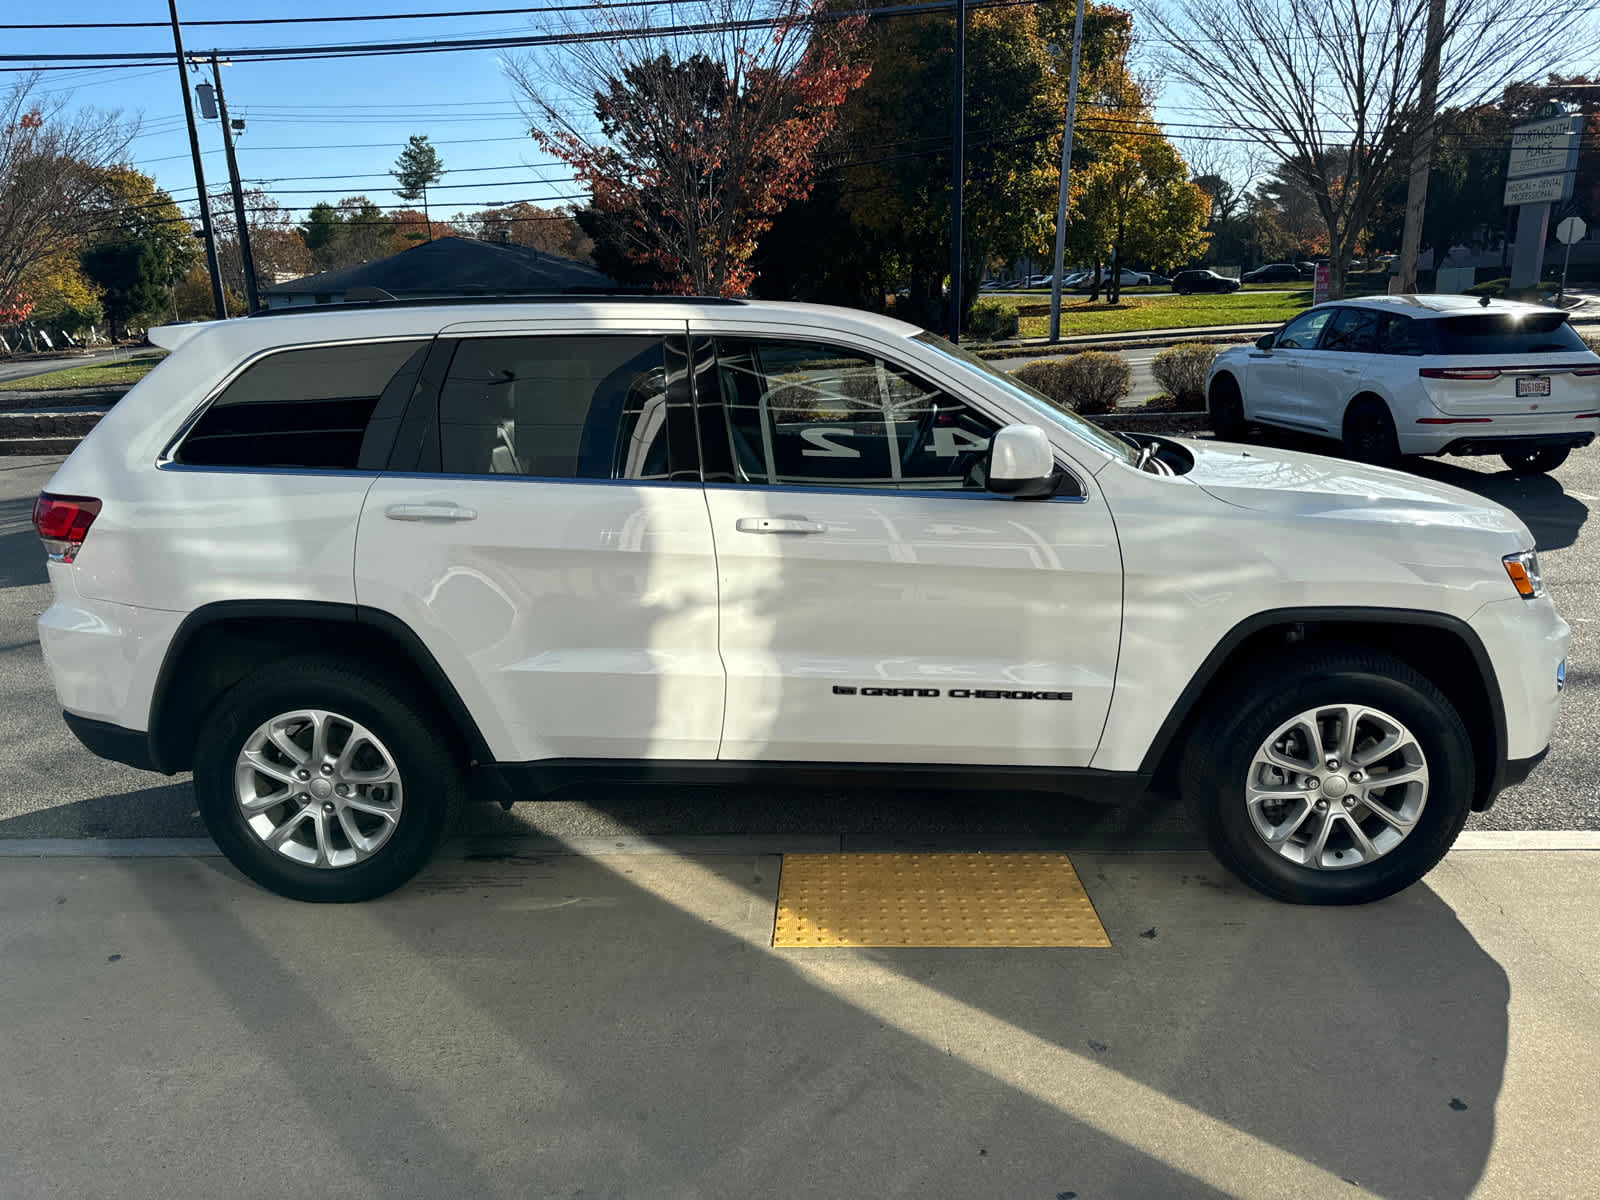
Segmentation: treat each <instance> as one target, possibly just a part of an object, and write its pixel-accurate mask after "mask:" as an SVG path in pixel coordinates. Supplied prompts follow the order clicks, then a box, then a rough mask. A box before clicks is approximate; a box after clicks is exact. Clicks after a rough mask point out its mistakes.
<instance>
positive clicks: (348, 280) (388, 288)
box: [262, 237, 621, 308]
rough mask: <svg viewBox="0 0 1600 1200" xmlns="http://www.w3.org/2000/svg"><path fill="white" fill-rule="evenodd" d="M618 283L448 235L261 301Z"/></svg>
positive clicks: (611, 286)
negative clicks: (370, 291) (367, 291)
mask: <svg viewBox="0 0 1600 1200" xmlns="http://www.w3.org/2000/svg"><path fill="white" fill-rule="evenodd" d="M620 286H621V285H619V284H618V283H617V282H616V281H615V280H613V279H612V278H611V277H610V276H609V275H604V274H602V273H601V272H599V271H597V270H595V269H594V268H593V267H592V266H590V265H589V264H588V263H582V262H578V261H577V260H575V259H571V258H560V257H558V256H557V255H554V254H546V253H544V252H543V251H542V250H535V249H533V248H532V247H530V246H518V245H515V244H514V243H507V242H480V241H475V240H473V239H471V238H458V237H445V238H438V239H437V240H435V241H431V242H423V243H421V244H419V245H416V246H412V247H411V248H410V249H408V250H402V251H401V252H400V253H399V254H391V255H389V256H388V257H387V258H375V259H373V260H372V261H371V262H364V263H359V264H358V265H356V266H353V267H341V268H339V269H338V270H337V271H323V272H321V273H319V274H316V275H307V276H305V277H304V278H302V279H292V280H290V281H289V282H287V283H277V284H273V285H272V286H271V287H269V288H267V289H265V291H264V292H263V295H262V301H263V303H264V304H265V305H266V306H267V307H268V308H298V307H306V306H310V305H314V304H334V303H337V302H339V301H341V300H345V299H347V298H351V299H367V298H370V297H368V296H363V295H357V296H354V297H352V296H351V295H350V293H352V292H354V291H356V290H357V289H359V288H376V289H378V290H379V291H382V292H387V293H388V294H389V295H391V296H393V297H395V298H396V299H405V300H434V299H444V298H462V297H472V296H533V295H549V294H551V293H562V292H611V291H617V290H619V288H620Z"/></svg>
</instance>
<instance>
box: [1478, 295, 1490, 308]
mask: <svg viewBox="0 0 1600 1200" xmlns="http://www.w3.org/2000/svg"><path fill="white" fill-rule="evenodd" d="M1478 307H1479V308H1488V307H1489V293H1488V292H1485V293H1484V294H1483V295H1482V296H1480V297H1479V298H1478Z"/></svg>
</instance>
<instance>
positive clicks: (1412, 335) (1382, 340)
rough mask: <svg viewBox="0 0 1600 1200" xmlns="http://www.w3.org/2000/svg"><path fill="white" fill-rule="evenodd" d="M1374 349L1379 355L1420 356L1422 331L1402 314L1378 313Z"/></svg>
mask: <svg viewBox="0 0 1600 1200" xmlns="http://www.w3.org/2000/svg"><path fill="white" fill-rule="evenodd" d="M1376 347H1377V351H1378V353H1379V354H1410V355H1418V354H1421V353H1422V331H1421V329H1420V327H1419V325H1418V323H1417V322H1416V320H1414V319H1413V318H1411V317H1408V316H1405V315H1404V314H1402V313H1379V314H1378V333H1377V339H1376Z"/></svg>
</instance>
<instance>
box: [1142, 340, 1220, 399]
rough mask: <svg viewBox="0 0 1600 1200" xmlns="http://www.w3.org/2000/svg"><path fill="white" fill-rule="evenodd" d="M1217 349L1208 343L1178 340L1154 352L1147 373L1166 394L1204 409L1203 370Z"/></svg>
mask: <svg viewBox="0 0 1600 1200" xmlns="http://www.w3.org/2000/svg"><path fill="white" fill-rule="evenodd" d="M1216 356H1217V348H1216V347H1215V346H1213V345H1212V344H1211V343H1210V342H1179V343H1178V344H1177V345H1176V346H1168V347H1167V348H1166V349H1165V350H1163V351H1162V352H1161V353H1160V354H1158V355H1156V358H1155V362H1153V363H1152V364H1151V366H1150V373H1151V374H1152V375H1154V376H1155V377H1156V382H1157V383H1159V384H1160V385H1161V387H1162V389H1163V390H1164V391H1165V392H1166V393H1167V395H1169V396H1171V397H1173V398H1174V399H1176V400H1179V401H1182V402H1184V403H1187V404H1188V405H1189V406H1190V407H1192V408H1204V407H1205V396H1206V372H1207V371H1209V370H1210V369H1211V360H1212V359H1214V358H1216Z"/></svg>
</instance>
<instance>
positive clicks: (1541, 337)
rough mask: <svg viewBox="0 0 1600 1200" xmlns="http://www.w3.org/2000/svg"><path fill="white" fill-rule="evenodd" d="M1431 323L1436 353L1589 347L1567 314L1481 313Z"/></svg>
mask: <svg viewBox="0 0 1600 1200" xmlns="http://www.w3.org/2000/svg"><path fill="white" fill-rule="evenodd" d="M1429 324H1430V325H1431V326H1433V328H1432V330H1431V331H1430V332H1431V333H1432V334H1433V342H1434V346H1433V353H1435V354H1557V353H1565V352H1566V351H1568V350H1576V351H1579V352H1580V353H1581V352H1582V351H1584V350H1586V349H1588V347H1587V346H1585V345H1584V343H1583V339H1582V338H1580V337H1579V336H1578V332H1577V330H1575V329H1573V328H1572V326H1571V325H1569V324H1568V323H1567V318H1566V314H1565V313H1550V314H1548V315H1547V314H1545V313H1526V314H1523V313H1481V314H1474V315H1473V316H1470V317H1445V318H1444V319H1443V320H1438V321H1430V322H1429Z"/></svg>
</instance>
